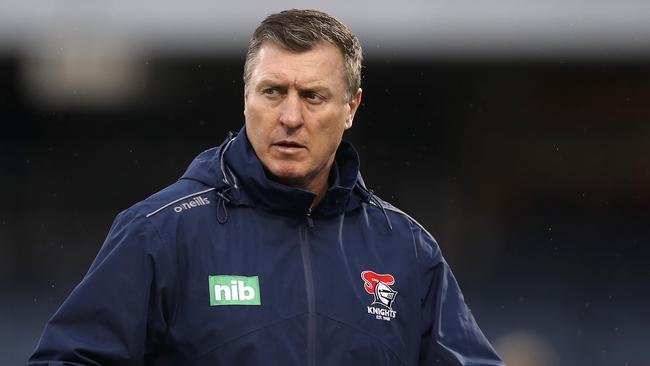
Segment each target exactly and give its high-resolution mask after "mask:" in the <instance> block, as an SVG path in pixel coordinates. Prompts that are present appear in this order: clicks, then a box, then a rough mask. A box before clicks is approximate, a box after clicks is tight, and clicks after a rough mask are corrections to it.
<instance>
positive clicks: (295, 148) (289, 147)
mask: <svg viewBox="0 0 650 366" xmlns="http://www.w3.org/2000/svg"><path fill="white" fill-rule="evenodd" d="M272 146H273V147H275V148H276V149H278V150H280V151H281V152H283V153H288V154H291V153H296V152H299V151H301V150H302V149H306V148H307V147H306V146H305V145H303V144H300V143H297V142H295V141H289V140H282V141H278V142H275V143H273V145H272Z"/></svg>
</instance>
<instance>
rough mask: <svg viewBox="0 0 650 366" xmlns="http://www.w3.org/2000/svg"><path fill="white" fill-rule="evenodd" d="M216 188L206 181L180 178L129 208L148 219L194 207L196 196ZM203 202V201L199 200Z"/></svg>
mask: <svg viewBox="0 0 650 366" xmlns="http://www.w3.org/2000/svg"><path fill="white" fill-rule="evenodd" d="M214 190H215V188H214V187H210V186H208V185H206V184H204V183H201V182H199V181H196V180H192V179H180V180H178V181H176V182H175V183H173V184H171V185H169V186H167V187H165V188H164V189H162V190H160V191H158V192H156V193H154V194H152V195H151V196H149V197H147V198H145V199H144V200H142V201H140V202H138V203H136V204H135V205H133V206H131V207H130V208H128V209H127V211H132V212H134V213H135V214H137V215H139V216H140V215H141V216H144V217H145V218H147V219H150V218H153V217H156V216H161V215H165V214H166V213H168V212H170V211H171V212H173V211H174V210H175V209H176V210H178V208H179V207H180V208H181V209H185V207H188V208H189V207H194V206H195V205H197V201H194V198H195V197H197V196H200V195H202V194H208V193H210V192H213V191H214ZM190 204H191V206H190ZM198 204H201V202H198Z"/></svg>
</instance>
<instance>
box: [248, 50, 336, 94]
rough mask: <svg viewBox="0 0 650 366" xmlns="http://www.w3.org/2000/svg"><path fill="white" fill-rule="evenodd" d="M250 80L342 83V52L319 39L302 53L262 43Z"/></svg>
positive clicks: (257, 81) (255, 81)
mask: <svg viewBox="0 0 650 366" xmlns="http://www.w3.org/2000/svg"><path fill="white" fill-rule="evenodd" d="M251 79H252V80H251V81H252V82H253V83H254V84H255V83H259V82H261V81H265V80H271V81H279V82H283V81H287V82H295V83H326V84H339V83H342V84H344V82H345V67H344V62H343V54H342V53H341V51H340V50H339V49H338V48H337V47H336V46H334V45H332V44H330V43H327V42H321V43H319V44H318V45H316V46H314V47H313V48H312V49H310V50H308V51H304V52H294V51H290V50H288V49H286V48H283V47H281V46H278V45H276V44H274V43H271V42H264V43H263V44H262V46H261V47H260V50H259V52H258V54H257V57H256V60H255V62H254V64H253V70H252V73H251ZM331 86H335V85H331ZM341 86H344V85H341Z"/></svg>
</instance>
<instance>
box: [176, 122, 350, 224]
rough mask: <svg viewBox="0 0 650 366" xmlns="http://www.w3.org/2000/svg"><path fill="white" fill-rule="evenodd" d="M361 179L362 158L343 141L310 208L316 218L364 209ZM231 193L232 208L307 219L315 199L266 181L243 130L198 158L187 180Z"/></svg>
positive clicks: (186, 174)
mask: <svg viewBox="0 0 650 366" xmlns="http://www.w3.org/2000/svg"><path fill="white" fill-rule="evenodd" d="M359 177H360V175H359V156H358V154H357V152H356V150H355V149H354V147H353V146H352V144H350V143H349V142H347V141H341V144H340V145H339V147H338V149H337V151H336V156H335V160H334V164H333V165H332V169H331V171H330V177H329V187H328V189H327V192H326V194H325V197H323V199H322V200H321V201H320V202H319V203H318V205H317V206H316V207H314V208H313V209H312V214H313V215H315V216H318V215H324V216H330V215H336V214H340V213H343V212H346V211H350V210H353V209H355V208H357V207H359V206H360V205H361V202H362V197H360V196H358V195H357V194H354V193H353V192H356V190H355V189H354V188H355V186H356V185H357V180H358V178H359ZM183 178H186V179H195V180H199V181H202V182H204V183H206V184H208V185H210V186H213V187H215V188H216V189H217V191H222V192H227V196H228V198H229V199H230V201H231V204H234V205H243V206H250V207H259V208H262V209H264V210H268V211H281V212H286V213H292V214H306V213H307V212H308V211H309V206H310V205H311V202H313V200H314V198H315V197H316V195H315V194H314V193H312V192H309V191H306V190H303V189H299V188H293V187H289V186H286V185H284V184H281V183H279V182H276V181H273V180H271V179H269V178H268V176H267V174H266V171H265V170H264V167H263V165H262V163H261V161H260V160H259V159H258V157H257V155H256V154H255V151H254V150H253V147H252V146H251V144H250V142H249V140H248V137H247V136H246V129H245V127H244V128H242V129H241V130H240V131H239V133H238V134H237V135H236V136H234V137H232V138H230V139H227V140H226V141H225V142H224V143H223V144H222V145H221V146H220V147H219V148H216V149H210V150H208V151H206V152H204V153H203V154H201V155H199V156H198V157H197V158H196V159H195V160H194V162H192V164H191V165H190V167H189V168H188V170H187V172H186V173H185V174H184V175H183Z"/></svg>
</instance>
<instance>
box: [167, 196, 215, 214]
mask: <svg viewBox="0 0 650 366" xmlns="http://www.w3.org/2000/svg"><path fill="white" fill-rule="evenodd" d="M209 204H210V201H209V200H208V199H207V198H206V197H194V199H193V200H191V201H188V202H183V203H181V204H180V205H178V206H176V207H174V212H182V211H183V210H189V209H190V208H193V207H198V206H203V205H209Z"/></svg>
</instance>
